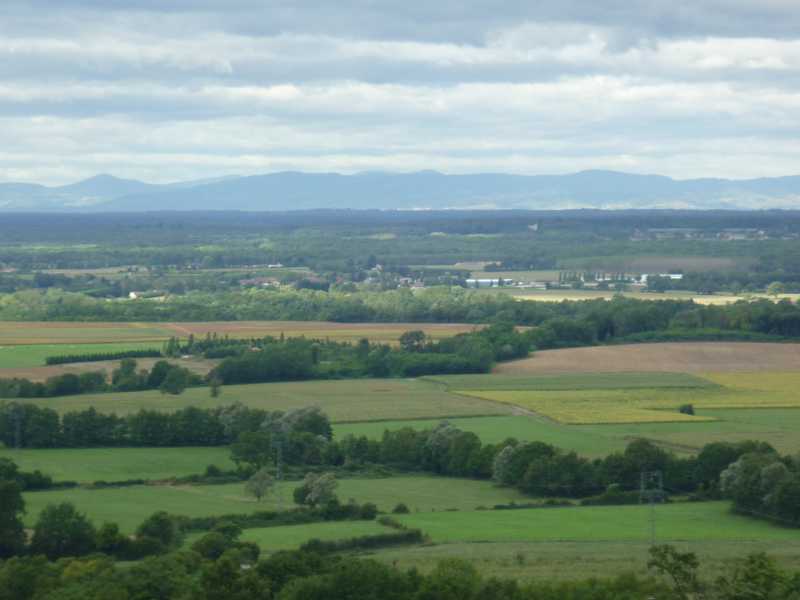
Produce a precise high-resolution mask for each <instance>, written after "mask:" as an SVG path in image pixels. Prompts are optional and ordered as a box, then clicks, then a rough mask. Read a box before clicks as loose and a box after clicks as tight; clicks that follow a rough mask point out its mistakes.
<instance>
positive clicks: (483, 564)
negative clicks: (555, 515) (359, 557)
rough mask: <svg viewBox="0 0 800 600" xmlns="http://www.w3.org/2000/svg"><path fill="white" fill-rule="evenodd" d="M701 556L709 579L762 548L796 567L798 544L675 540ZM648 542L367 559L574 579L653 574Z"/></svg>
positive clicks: (470, 549)
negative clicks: (459, 564)
mask: <svg viewBox="0 0 800 600" xmlns="http://www.w3.org/2000/svg"><path fill="white" fill-rule="evenodd" d="M677 546H678V548H679V549H680V550H681V551H687V550H688V551H691V552H694V553H696V554H697V555H698V557H699V558H700V560H701V572H702V573H704V574H705V575H706V576H708V577H709V578H711V579H713V578H715V577H716V576H718V575H720V574H722V572H723V571H724V570H725V569H726V568H727V567H729V566H730V565H731V563H732V562H733V561H735V560H737V559H741V558H742V556H744V555H746V554H751V553H758V552H765V553H767V554H769V555H770V556H772V557H774V558H775V559H776V560H777V561H778V564H780V565H781V566H782V567H783V568H787V569H789V568H794V569H796V568H798V567H800V542H797V541H794V542H793V541H788V540H787V541H782V542H781V543H780V544H776V543H775V542H774V541H735V542H731V541H719V540H713V541H696V540H693V541H692V542H685V541H684V542H680V543H679V544H677ZM649 548H650V542H649V541H636V542H631V541H624V542H613V541H602V542H589V541H579V542H565V541H543V542H481V543H477V544H476V543H470V542H448V543H444V544H426V545H422V546H412V547H403V548H386V549H384V550H379V551H376V552H370V553H369V554H368V556H369V558H372V559H375V560H379V561H382V562H385V563H388V564H392V565H396V566H397V567H398V568H400V569H411V568H415V569H417V570H418V571H420V572H421V573H428V572H430V571H431V570H432V569H433V568H435V567H436V565H437V563H438V561H440V560H443V559H451V558H458V559H459V560H464V561H467V562H469V563H470V564H472V566H473V567H475V568H476V569H477V570H478V571H480V572H481V573H482V574H484V575H485V576H495V577H503V578H509V579H519V580H523V581H526V580H530V579H534V580H535V579H549V580H567V581H568V580H573V579H574V578H575V573H576V572H579V573H580V575H581V577H587V578H588V577H597V578H605V577H609V576H613V575H620V574H623V573H631V572H635V573H636V574H637V575H639V576H640V577H649V576H652V571H651V570H650V569H648V568H647V561H648V558H649V553H648V550H649Z"/></svg>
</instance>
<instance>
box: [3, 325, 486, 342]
mask: <svg viewBox="0 0 800 600" xmlns="http://www.w3.org/2000/svg"><path fill="white" fill-rule="evenodd" d="M474 328H475V326H474V325H467V324H463V325H462V324H452V323H436V324H431V323H424V324H423V323H331V322H327V321H211V322H205V323H74V322H41V321H31V322H19V321H2V322H0V346H2V345H20V344H81V343H84V344H88V343H105V342H109V343H110V342H149V341H161V340H165V339H167V338H169V337H170V336H179V337H183V338H185V337H188V336H189V335H190V334H194V335H195V336H204V335H206V333H217V334H219V335H226V334H227V335H229V336H231V337H239V338H249V337H264V336H267V335H272V336H275V337H278V336H280V335H281V334H284V335H285V336H287V337H299V336H305V337H309V338H330V339H333V340H339V341H356V340H359V339H361V338H364V337H366V338H369V339H370V340H372V341H374V342H395V341H397V339H398V338H399V337H400V336H401V335H402V334H403V333H405V332H406V331H409V330H412V329H421V330H423V331H425V333H426V334H428V335H429V336H431V337H434V338H442V337H448V336H452V335H456V334H458V333H464V332H467V331H472V330H473V329H474Z"/></svg>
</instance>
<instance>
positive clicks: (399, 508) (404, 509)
mask: <svg viewBox="0 0 800 600" xmlns="http://www.w3.org/2000/svg"><path fill="white" fill-rule="evenodd" d="M409 512H411V511H410V510H408V506H406V505H405V504H403V503H402V502H399V503H397V504H396V505H395V507H394V508H393V509H392V513H394V514H396V515H407V514H408V513H409Z"/></svg>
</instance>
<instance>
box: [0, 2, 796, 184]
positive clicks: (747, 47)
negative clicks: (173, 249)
mask: <svg viewBox="0 0 800 600" xmlns="http://www.w3.org/2000/svg"><path fill="white" fill-rule="evenodd" d="M503 4H506V6H503ZM798 32H800V7H798V5H797V3H796V1H795V0H791V1H784V0H760V1H749V0H724V1H723V0H702V1H700V0H695V1H694V2H688V1H684V0H677V1H676V2H672V3H669V4H666V3H664V2H661V1H656V0H645V1H643V2H639V3H635V4H631V3H630V2H622V1H621V0H605V1H599V2H595V3H586V2H578V1H577V0H562V1H560V2H555V1H551V0H544V1H542V2H538V3H535V4H534V3H527V4H525V3H500V4H498V3H496V2H493V3H490V2H484V1H473V2H467V3H463V2H459V3H456V2H454V1H452V0H442V1H440V2H438V3H429V2H428V3H422V2H414V1H412V2H403V3H400V2H393V1H392V2H381V3H375V2H370V1H367V0H345V1H344V2H342V3H335V4H324V3H323V4H320V3H317V2H314V3H312V2H310V1H308V0H296V1H294V2H291V3H290V2H283V1H281V2H278V1H270V2H264V1H262V0H258V1H256V0H228V1H226V2H225V3H222V2H218V1H212V0H192V1H189V0H178V1H173V2H156V1H155V0H125V1H122V0H102V1H101V0H58V1H56V0H27V1H25V2H22V1H17V0H7V1H6V2H5V3H4V4H3V6H1V7H0V141H3V142H4V143H3V144H2V152H3V155H2V156H3V160H2V161H0V180H5V181H9V180H18V179H23V180H31V181H42V182H45V183H62V182H66V181H71V180H74V179H77V178H80V177H84V176H89V175H93V174H95V173H96V172H100V171H111V172H114V173H116V174H120V175H125V176H128V177H140V178H143V179H149V180H154V181H155V180H158V181H164V180H175V179H182V178H192V177H205V176H208V175H218V174H225V173H230V172H236V173H254V172H263V171H271V170H280V169H302V170H314V171H320V170H337V171H343V172H353V171H358V170H363V169H384V170H411V169H416V168H437V169H440V170H443V171H451V172H470V171H508V172H517V173H545V172H568V171H575V170H578V169H583V168H619V169H626V170H631V171H636V172H659V173H665V174H670V175H674V176H678V177H690V176H701V175H707V176H728V177H743V176H757V175H762V174H763V175H775V174H783V173H792V172H796V171H797V170H798V169H797V167H796V166H795V162H796V161H793V160H792V156H793V154H794V156H796V151H797V150H798V148H797V143H796V142H794V140H795V139H800V33H798Z"/></svg>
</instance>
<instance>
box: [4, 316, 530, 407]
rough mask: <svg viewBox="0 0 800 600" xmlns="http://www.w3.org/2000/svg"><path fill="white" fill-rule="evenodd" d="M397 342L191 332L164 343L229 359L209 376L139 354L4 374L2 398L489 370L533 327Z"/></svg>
mask: <svg viewBox="0 0 800 600" xmlns="http://www.w3.org/2000/svg"><path fill="white" fill-rule="evenodd" d="M400 342H401V343H400V346H399V347H393V346H389V345H384V344H372V343H370V342H369V340H367V339H362V340H361V341H359V342H358V343H357V344H350V343H345V342H331V341H323V340H309V339H306V338H289V339H278V338H272V337H266V338H261V339H254V340H233V339H228V338H216V337H214V336H208V337H207V338H205V339H202V340H194V339H193V338H189V341H188V342H187V343H186V344H181V343H180V342H179V341H178V340H177V339H175V338H171V339H170V340H169V341H168V342H167V343H166V344H165V345H164V353H165V354H166V355H168V356H178V355H182V354H184V353H199V354H200V355H202V356H204V357H206V358H222V357H226V358H224V359H223V360H222V362H221V363H220V364H219V365H218V366H216V367H215V368H214V369H212V370H211V372H210V373H209V374H208V375H207V376H206V377H201V376H200V375H198V374H196V373H193V372H192V371H190V370H188V369H186V368H184V367H181V366H179V365H175V364H171V363H169V362H168V361H166V360H160V361H158V362H156V363H155V364H154V365H153V367H152V368H151V369H150V370H149V371H148V370H147V369H138V367H137V363H136V361H135V360H134V359H132V358H124V359H123V360H122V361H120V364H119V367H117V368H116V369H114V370H113V372H112V374H111V379H110V381H109V380H108V378H107V376H106V374H105V372H103V371H92V372H87V373H81V374H75V373H65V374H62V375H54V376H52V377H50V378H48V379H47V380H46V381H44V382H34V381H31V380H28V379H24V378H13V379H0V398H7V399H13V398H47V397H53V396H69V395H75V394H88V393H96V392H112V391H113V392H131V391H141V390H150V389H159V390H161V391H162V392H163V393H170V394H180V393H182V392H183V391H184V390H185V389H186V388H187V387H189V386H194V385H201V384H204V383H208V384H209V385H210V386H211V391H212V394H217V393H219V386H220V385H222V384H245V383H262V382H273V381H300V380H308V379H338V378H354V377H418V376H421V375H435V374H439V375H441V374H456V373H485V372H488V371H489V370H490V368H491V366H492V365H493V364H494V363H495V362H496V361H499V360H509V359H513V358H523V357H525V356H527V355H528V352H529V349H530V348H531V345H532V342H531V332H530V331H527V332H520V331H517V330H516V329H515V328H514V327H513V326H512V325H509V324H496V325H492V326H490V327H486V328H483V329H481V330H478V331H474V332H471V333H464V334H459V335H456V336H453V337H451V338H445V339H442V340H439V341H433V340H430V339H428V338H427V337H426V336H425V333H424V332H422V331H409V332H406V333H405V334H403V336H402V337H401V340H400ZM136 352H139V351H136ZM148 352H149V351H148ZM66 358H69V357H66Z"/></svg>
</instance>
